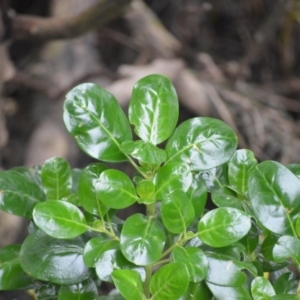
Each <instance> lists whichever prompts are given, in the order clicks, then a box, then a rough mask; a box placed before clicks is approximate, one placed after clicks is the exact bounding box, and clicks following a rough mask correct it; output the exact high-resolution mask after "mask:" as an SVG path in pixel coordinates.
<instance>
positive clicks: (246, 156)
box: [228, 149, 257, 195]
mask: <svg viewBox="0 0 300 300" xmlns="http://www.w3.org/2000/svg"><path fill="white" fill-rule="evenodd" d="M256 166H257V160H256V158H255V156H254V153H253V152H252V151H250V150H246V149H240V150H237V151H236V152H235V153H234V155H233V157H232V158H231V159H230V160H229V163H228V178H229V182H230V185H231V187H232V188H233V189H234V190H235V191H237V192H239V193H241V194H243V195H246V194H247V192H248V178H249V174H250V172H251V171H252V170H253V169H254V168H255V167H256Z"/></svg>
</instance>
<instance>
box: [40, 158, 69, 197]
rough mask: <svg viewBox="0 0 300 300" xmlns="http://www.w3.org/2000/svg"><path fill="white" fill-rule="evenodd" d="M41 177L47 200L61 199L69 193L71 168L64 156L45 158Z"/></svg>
mask: <svg viewBox="0 0 300 300" xmlns="http://www.w3.org/2000/svg"><path fill="white" fill-rule="evenodd" d="M41 179H42V184H43V187H44V190H45V194H46V196H47V199H48V200H61V199H63V198H64V197H67V196H68V195H69V194H70V193H71V189H72V170H71V167H70V165H69V163H68V162H67V161H66V160H65V159H64V158H61V157H53V158H50V159H48V160H46V161H45V163H44V165H43V167H42V172H41Z"/></svg>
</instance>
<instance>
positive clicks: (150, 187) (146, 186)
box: [136, 180, 155, 199]
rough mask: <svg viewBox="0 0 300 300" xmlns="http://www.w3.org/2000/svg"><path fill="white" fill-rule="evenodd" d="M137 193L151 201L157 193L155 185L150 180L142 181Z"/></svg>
mask: <svg viewBox="0 0 300 300" xmlns="http://www.w3.org/2000/svg"><path fill="white" fill-rule="evenodd" d="M136 192H137V193H138V195H139V196H140V197H141V198H148V199H151V198H152V197H153V195H154V192H155V185H154V183H153V182H152V181H150V180H141V181H139V182H138V184H137V185H136Z"/></svg>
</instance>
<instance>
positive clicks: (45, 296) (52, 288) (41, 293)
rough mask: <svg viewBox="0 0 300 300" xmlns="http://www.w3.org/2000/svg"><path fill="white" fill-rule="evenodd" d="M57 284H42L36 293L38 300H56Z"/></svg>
mask: <svg viewBox="0 0 300 300" xmlns="http://www.w3.org/2000/svg"><path fill="white" fill-rule="evenodd" d="M57 295H58V286H57V285H56V284H53V283H48V284H44V285H42V286H41V287H40V288H39V289H38V290H37V293H36V296H37V299H38V300H57Z"/></svg>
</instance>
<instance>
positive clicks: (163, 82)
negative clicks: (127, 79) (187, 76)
mask: <svg viewBox="0 0 300 300" xmlns="http://www.w3.org/2000/svg"><path fill="white" fill-rule="evenodd" d="M178 111H179V105H178V98H177V94H176V91H175V88H174V87H173V85H172V83H171V81H170V80H169V79H168V78H167V77H165V76H163V75H157V74H155V75H149V76H146V77H144V78H142V79H140V80H139V81H138V82H137V83H136V84H135V85H134V87H133V91H132V96H131V100H130V103H129V109H128V118H129V121H130V123H131V124H132V125H134V131H135V133H136V134H137V135H138V136H139V137H140V138H141V139H142V140H144V141H146V142H150V143H151V144H154V145H157V144H159V143H161V142H163V141H165V140H166V139H167V138H168V137H170V135H171V134H172V132H173V131H174V129H175V126H176V123H177V120H178Z"/></svg>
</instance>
